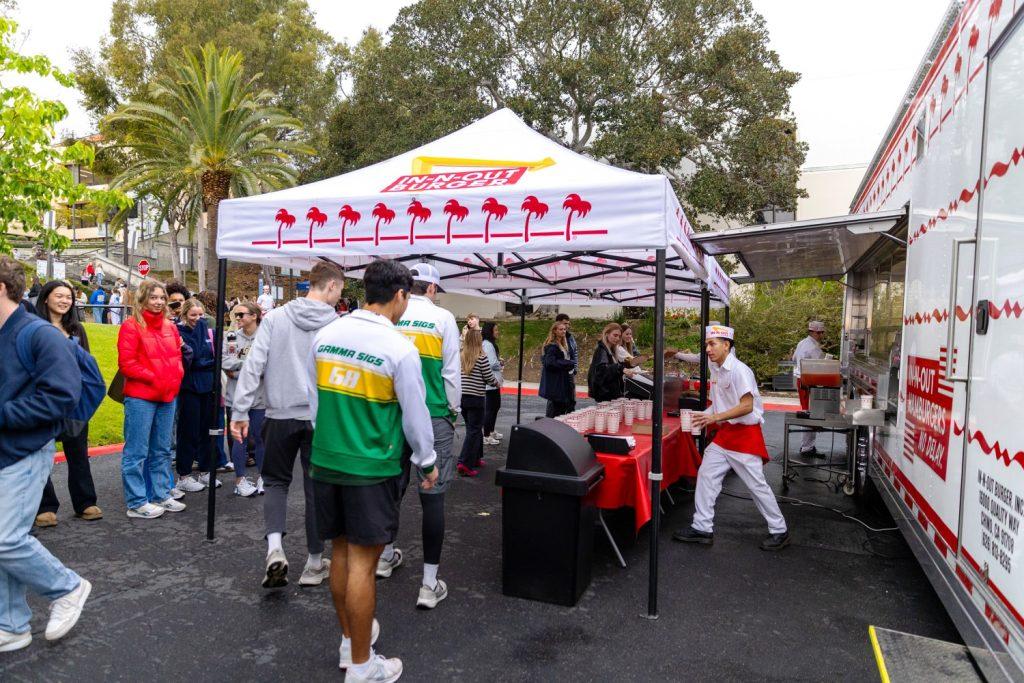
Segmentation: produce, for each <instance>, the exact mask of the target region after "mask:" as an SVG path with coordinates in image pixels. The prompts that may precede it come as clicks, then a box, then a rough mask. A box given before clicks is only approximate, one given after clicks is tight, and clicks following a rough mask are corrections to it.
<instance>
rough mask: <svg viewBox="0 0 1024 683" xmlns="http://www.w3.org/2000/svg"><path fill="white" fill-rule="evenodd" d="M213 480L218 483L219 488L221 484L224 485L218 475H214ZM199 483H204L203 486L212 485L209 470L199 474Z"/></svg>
mask: <svg viewBox="0 0 1024 683" xmlns="http://www.w3.org/2000/svg"><path fill="white" fill-rule="evenodd" d="M213 481H214V483H215V484H216V487H217V488H220V487H221V486H223V484H221V483H220V479H217V478H216V477H214V479H213ZM199 483H200V484H202V485H203V488H205V487H207V486H209V485H210V473H209V472H203V473H202V474H200V475H199Z"/></svg>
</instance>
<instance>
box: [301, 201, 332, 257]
mask: <svg viewBox="0 0 1024 683" xmlns="http://www.w3.org/2000/svg"><path fill="white" fill-rule="evenodd" d="M306 220H308V221H309V248H310V249H312V248H313V228H322V227H324V225H325V224H326V223H327V214H326V213H324V212H323V211H321V210H320V209H318V208H316V207H315V206H311V207H310V208H309V211H307V212H306Z"/></svg>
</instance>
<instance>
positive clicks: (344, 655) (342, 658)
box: [23, 618, 380, 669]
mask: <svg viewBox="0 0 1024 683" xmlns="http://www.w3.org/2000/svg"><path fill="white" fill-rule="evenodd" d="M31 636H32V634H31V632H30V633H29V640H32V638H31ZM379 637H380V622H379V621H377V619H376V618H374V620H373V628H372V629H371V631H370V647H373V645H374V643H376V642H377V638H379ZM23 647H24V646H23ZM350 666H352V641H351V640H348V639H346V638H342V639H341V645H339V646H338V668H339V669H347V668H349V667H350Z"/></svg>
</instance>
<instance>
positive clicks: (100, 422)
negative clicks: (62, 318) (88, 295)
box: [84, 323, 124, 446]
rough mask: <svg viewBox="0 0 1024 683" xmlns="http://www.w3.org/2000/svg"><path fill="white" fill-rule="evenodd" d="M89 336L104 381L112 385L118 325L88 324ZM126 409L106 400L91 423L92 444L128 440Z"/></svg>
mask: <svg viewBox="0 0 1024 683" xmlns="http://www.w3.org/2000/svg"><path fill="white" fill-rule="evenodd" d="M84 325H85V333H86V334H87V335H89V349H90V351H91V352H92V355H93V357H95V358H96V363H97V364H98V365H99V366H100V372H101V373H102V374H103V379H104V380H106V382H107V385H108V386H109V384H110V380H112V379H114V375H115V374H117V331H118V330H119V329H120V328H119V327H118V326H117V325H97V324H95V323H84ZM123 430H124V407H123V406H122V405H121V404H120V403H117V402H115V401H111V400H110V399H109V398H104V399H103V403H101V404H100V407H99V410H97V411H96V414H95V415H93V417H92V420H90V421H89V445H90V446H105V445H107V444H112V443H121V442H123V441H124V434H123Z"/></svg>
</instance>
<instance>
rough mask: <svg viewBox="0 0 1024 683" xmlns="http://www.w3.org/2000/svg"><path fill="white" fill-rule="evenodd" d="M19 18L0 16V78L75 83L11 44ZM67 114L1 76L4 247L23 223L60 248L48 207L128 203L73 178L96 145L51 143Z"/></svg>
mask: <svg viewBox="0 0 1024 683" xmlns="http://www.w3.org/2000/svg"><path fill="white" fill-rule="evenodd" d="M16 30H17V24H15V23H14V22H13V21H10V20H9V19H7V18H5V17H3V16H0V78H2V77H3V76H4V75H7V74H11V73H17V74H36V75H38V76H42V77H44V78H52V79H54V80H55V81H57V82H58V83H60V84H61V85H64V86H67V87H72V86H73V85H74V79H73V78H72V77H71V76H70V75H68V74H65V73H63V72H61V71H60V70H58V69H56V68H54V67H53V65H52V64H51V63H50V61H49V60H48V59H46V58H45V57H41V56H24V55H20V54H18V52H17V51H16V50H15V49H14V47H13V44H12V43H13V38H14V34H15V31H16ZM65 116H67V108H66V107H65V106H64V105H63V104H61V103H60V102H53V101H49V100H41V99H39V98H38V97H36V96H35V95H33V94H32V91H31V90H29V89H28V88H26V87H22V86H13V87H9V86H5V85H4V84H3V81H2V80H0V252H7V251H9V250H10V244H9V242H8V239H7V233H8V229H9V228H10V227H11V226H12V225H15V224H16V225H19V226H20V227H21V229H22V230H23V231H25V232H27V233H29V234H30V235H35V236H38V238H39V240H40V242H41V243H42V246H43V248H44V249H45V250H46V251H60V250H62V249H64V248H65V247H66V246H67V242H68V240H67V238H66V237H62V236H60V235H59V234H58V233H57V232H56V230H53V229H50V228H47V227H46V226H44V224H43V220H42V218H43V216H44V215H45V214H46V212H48V211H50V210H51V209H52V208H54V207H55V206H57V205H59V204H65V205H66V204H69V203H79V202H88V203H91V204H95V205H99V206H102V207H106V208H109V207H114V206H123V205H125V204H126V203H127V198H125V197H124V196H123V195H122V194H121V193H119V192H110V191H93V190H89V189H87V188H86V187H85V186H84V185H79V184H77V183H76V182H75V179H74V176H73V175H72V173H71V171H70V170H69V169H68V167H67V166H68V165H73V164H80V165H85V166H87V165H89V164H90V163H91V162H92V158H93V150H92V148H91V147H89V146H88V145H85V144H83V143H81V142H78V143H74V144H71V145H67V146H64V147H58V146H55V145H54V143H53V135H54V127H55V126H56V124H57V123H59V122H60V121H61V120H63V119H64V117H65Z"/></svg>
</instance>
